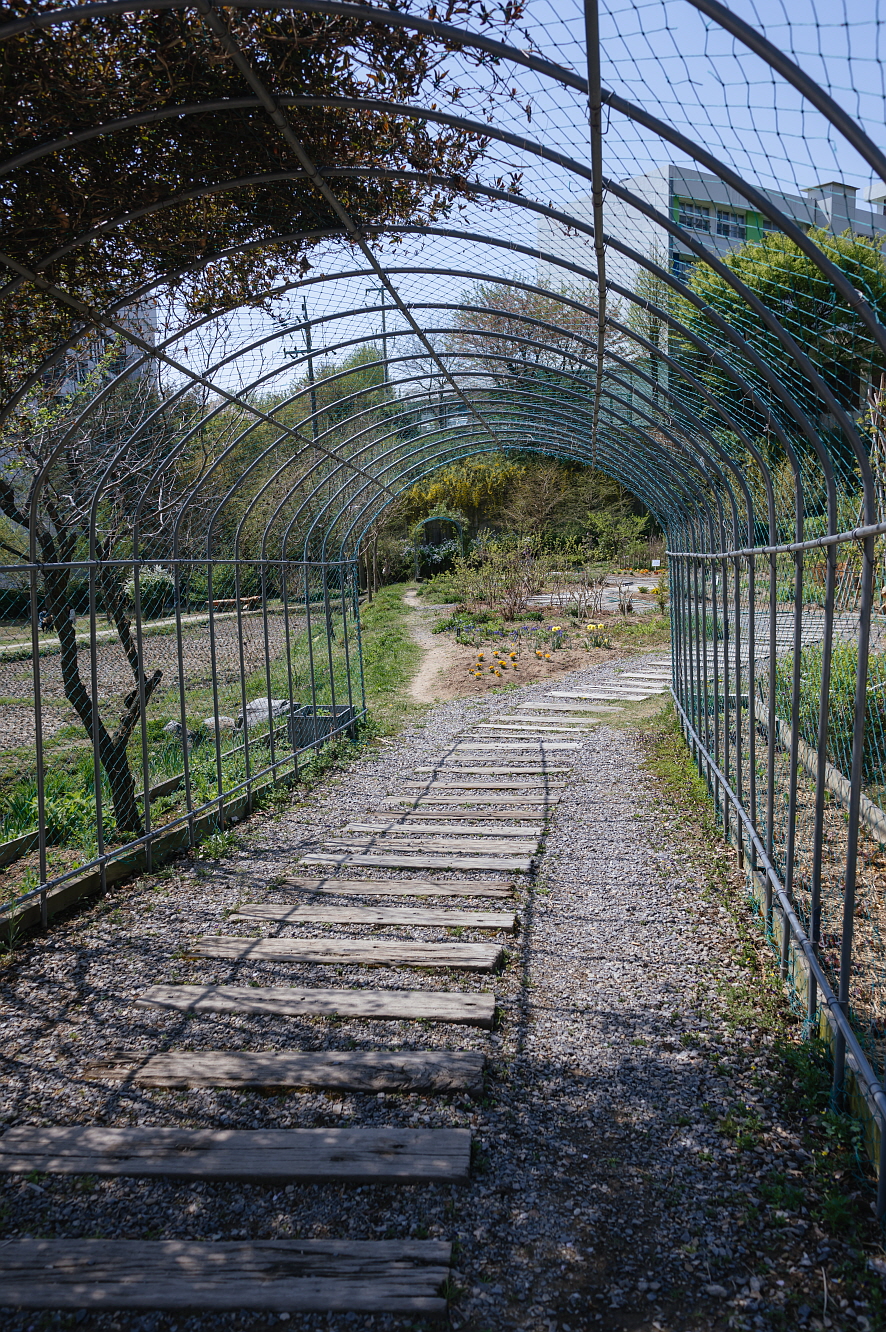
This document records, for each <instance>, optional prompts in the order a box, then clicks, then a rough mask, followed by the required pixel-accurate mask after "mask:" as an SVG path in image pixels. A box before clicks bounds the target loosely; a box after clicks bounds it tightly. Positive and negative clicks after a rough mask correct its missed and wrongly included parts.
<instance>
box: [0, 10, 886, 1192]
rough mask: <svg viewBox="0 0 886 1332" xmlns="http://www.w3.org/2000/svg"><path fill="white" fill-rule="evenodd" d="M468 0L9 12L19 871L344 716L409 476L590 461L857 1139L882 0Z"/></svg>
mask: <svg viewBox="0 0 886 1332" xmlns="http://www.w3.org/2000/svg"><path fill="white" fill-rule="evenodd" d="M449 18H450V19H451V20H452V21H451V22H446V21H444V18H443V17H441V15H440V14H439V13H438V12H437V10H436V9H435V8H432V7H430V6H428V7H423V6H422V5H421V4H420V3H419V4H416V5H414V6H409V5H406V4H403V5H402V6H400V5H397V4H393V5H386V6H385V7H384V8H380V7H379V8H376V7H366V6H360V5H351V4H347V3H344V4H343V3H341V0H301V3H299V4H293V3H289V2H288V0H261V3H260V4H254V3H249V4H247V3H246V0H243V3H239V2H238V0H229V3H226V4H224V5H219V6H209V5H204V6H198V7H188V6H186V5H185V4H184V3H183V2H182V3H179V0H164V4H163V5H162V6H157V7H156V8H155V9H151V7H150V5H147V6H145V5H142V4H141V3H140V2H139V0H132V3H128V0H114V3H108V4H104V3H102V0H97V3H95V4H92V5H90V6H88V7H84V8H82V9H80V8H78V7H75V6H70V5H64V6H57V5H54V4H53V3H52V0H38V2H37V3H30V0H13V3H12V4H11V5H9V6H7V10H6V12H5V14H4V19H3V22H2V24H0V44H2V49H3V50H4V52H5V53H7V57H8V58H7V62H6V65H5V66H4V69H5V71H6V72H5V78H6V81H7V83H8V96H7V99H6V108H7V109H6V111H5V112H4V116H5V120H4V124H5V126H6V129H7V144H8V147H7V151H6V154H5V157H4V159H3V161H2V163H0V170H2V172H3V175H4V180H5V182H6V183H5V185H4V195H3V204H2V207H3V217H4V221H3V241H2V244H0V266H2V268H3V270H4V273H5V279H6V280H5V286H4V287H3V288H2V291H0V318H2V327H3V337H4V356H3V358H2V362H0V402H2V410H0V432H2V438H0V596H2V604H0V673H2V674H3V676H4V682H3V684H2V685H0V697H2V699H3V712H2V720H0V726H2V736H0V738H2V744H0V761H2V764H3V771H2V781H0V811H2V831H0V836H2V837H4V838H5V840H6V845H7V849H6V850H2V849H0V859H2V858H3V857H4V856H6V857H10V858H9V859H8V860H7V868H6V870H5V872H4V877H5V879H6V881H7V885H8V886H7V888H6V889H5V894H6V897H7V898H8V899H11V898H16V897H20V896H21V895H22V893H23V892H24V891H32V892H34V893H36V900H40V901H42V902H43V909H44V912H45V910H46V909H47V906H46V903H47V897H48V895H49V894H50V893H52V892H55V891H56V890H57V891H59V892H61V891H62V890H63V889H64V886H65V883H66V881H67V880H68V879H69V878H70V877H71V876H73V875H77V874H82V873H83V872H84V870H86V869H90V868H92V869H96V870H100V871H101V872H102V873H103V874H105V875H106V876H107V874H108V873H110V872H111V868H110V867H111V866H112V865H114V864H116V863H118V862H119V863H120V864H126V863H128V862H127V857H131V856H133V855H135V854H136V853H137V854H139V855H144V856H145V857H146V863H150V855H151V854H152V853H153V852H152V847H153V848H154V849H156V848H157V846H158V844H159V843H161V842H162V839H163V838H167V839H168V838H172V837H176V836H182V837H184V838H186V839H193V838H194V837H195V836H196V835H197V834H198V832H199V831H201V830H203V829H204V828H205V827H208V826H209V822H206V823H205V824H204V823H202V822H201V821H211V820H213V819H214V820H216V824H213V825H212V826H216V825H217V826H221V822H222V820H223V817H224V816H225V811H227V813H228V815H230V816H232V817H233V816H235V812H236V810H239V809H240V808H241V805H240V804H239V803H238V802H242V804H243V808H245V807H246V805H248V802H249V800H250V799H252V798H254V796H255V793H256V791H257V790H258V789H259V787H260V785H261V783H262V782H264V781H265V780H270V779H271V778H272V777H282V776H285V775H286V774H287V773H291V772H294V771H295V769H296V766H297V764H298V761H299V755H300V754H301V753H303V752H304V750H305V748H306V747H309V746H310V745H312V744H314V743H316V741H317V740H319V739H321V738H322V736H321V732H323V733H325V728H327V727H328V728H329V729H330V730H332V731H338V732H341V731H345V730H347V729H348V728H350V727H352V726H353V724H354V722H355V720H358V719H359V717H360V715H361V713H362V711H363V708H364V701H363V693H362V675H361V669H360V642H359V623H358V611H357V593H358V576H359V578H360V579H362V580H363V582H364V583H366V582H369V583H372V584H375V582H376V581H377V578H378V544H379V533H380V532H382V531H383V530H384V526H385V524H386V523H387V522H389V521H391V518H392V515H396V514H397V513H398V512H400V511H401V509H402V507H403V506H404V505H405V506H406V507H407V508H408V501H409V497H410V493H411V492H413V491H414V489H415V487H416V486H418V485H419V483H421V482H423V481H424V479H425V478H427V477H428V476H430V475H432V474H434V473H435V472H437V471H439V470H440V469H441V468H457V467H458V466H459V465H461V464H462V463H464V461H465V460H466V459H469V458H476V457H483V456H488V457H489V458H490V459H495V458H501V457H502V456H504V455H509V456H512V455H520V456H538V455H542V456H545V455H546V456H553V457H556V458H558V459H561V460H565V461H568V462H571V463H576V464H583V465H587V466H592V467H595V468H597V469H599V470H600V471H603V472H605V473H607V474H609V475H610V476H612V477H615V478H616V479H617V480H618V481H619V482H621V483H622V485H624V486H625V487H626V488H628V489H629V490H630V491H631V492H633V494H634V495H636V496H637V497H638V498H639V499H640V500H642V501H643V503H645V504H646V505H647V506H648V508H649V510H650V511H651V513H652V514H653V515H654V516H655V518H656V519H657V521H658V523H659V524H660V526H661V528H662V530H663V531H664V532H665V534H666V537H667V545H668V548H669V551H670V554H669V557H668V558H669V581H670V590H671V599H672V600H671V610H672V627H673V663H674V689H675V696H676V699H677V702H678V707H679V709H680V713H681V717H682V721H683V725H684V727H685V730H686V734H687V737H688V738H689V741H690V743H691V745H692V747H693V749H694V751H695V753H696V755H697V757H698V760H699V763H700V766H701V769H702V771H703V772H704V773H705V775H706V777H707V779H708V781H709V783H710V787H711V791H712V794H713V796H714V798H715V799H716V800H717V801H718V802H719V807H720V809H721V812H722V817H723V826H724V830H725V831H726V832H727V833H728V835H729V836H730V837H732V838H733V839H734V840H735V841H736V842H737V844H738V846H739V848H740V851H741V853H742V855H743V856H744V859H745V863H746V865H747V866H748V870H749V884H750V886H751V888H752V890H753V892H754V893H755V894H756V895H757V896H758V897H759V902H760V909H761V911H762V913H763V916H764V919H765V923H766V927H767V928H768V929H769V930H770V931H771V935H772V938H773V943H774V947H776V948H777V949H778V951H779V955H780V958H781V963H782V968H783V972H784V974H785V977H786V979H787V980H788V981H789V982H790V984H791V985H792V986H793V988H794V993H795V997H796V1000H797V1003H798V1004H800V1005H802V1006H803V1008H804V1010H805V1011H806V1013H807V1016H808V1018H809V1023H810V1030H812V1029H820V1030H822V1032H823V1033H825V1034H826V1035H827V1036H828V1039H829V1040H831V1042H832V1044H833V1046H834V1056H835V1057H834V1066H835V1068H834V1080H835V1093H836V1095H837V1097H838V1100H839V1099H840V1098H844V1101H845V1097H846V1096H850V1097H851V1096H853V1095H855V1094H856V1093H855V1092H854V1091H853V1086H857V1089H858V1095H859V1096H860V1097H861V1098H862V1100H864V1101H865V1102H866V1104H867V1106H868V1109H869V1111H870V1114H871V1115H872V1116H873V1119H872V1121H871V1125H872V1126H871V1129H870V1133H871V1146H872V1150H873V1151H874V1154H875V1155H876V1154H877V1153H878V1152H882V1151H886V1145H884V1144H886V1098H884V1093H883V1089H882V1084H881V1079H882V1077H883V1074H884V1071H886V1069H884V1059H886V990H884V985H886V973H884V965H883V964H884V948H883V928H882V921H881V917H882V915H883V905H882V903H883V891H882V890H883V881H884V870H886V861H884V852H883V849H882V848H883V847H884V846H886V734H884V727H886V715H884V712H886V643H884V641H883V629H882V627H881V626H882V625H883V624H884V618H883V617H884V609H886V461H884V459H886V438H884V433H886V428H884V410H886V324H884V309H886V262H884V255H883V247H884V242H886V211H884V210H886V155H884V152H883V149H882V147H881V141H882V126H883V123H884V120H886V99H884V87H883V81H882V66H883V53H882V50H883V39H884V35H886V30H884V21H883V16H882V14H881V8H880V4H879V3H875V4H873V5H868V6H867V7H865V8H864V11H863V12H862V10H860V9H858V10H857V12H853V13H851V14H849V15H848V16H847V14H845V13H844V12H843V11H842V10H839V11H838V10H836V9H835V10H834V11H833V13H831V12H830V11H829V12H827V13H825V11H823V10H821V9H820V7H816V6H815V5H813V4H812V3H811V0H798V3H796V4H792V5H791V6H790V8H789V10H785V9H783V8H782V9H778V10H777V11H776V10H773V11H772V12H768V11H767V12H766V13H765V14H761V13H760V12H758V10H757V7H756V6H755V5H754V4H753V0H748V3H744V0H742V3H741V4H736V5H734V6H732V7H731V8H726V7H724V6H723V5H721V4H719V3H718V0H608V2H607V3H598V0H585V3H583V4H578V3H567V4H565V5H564V4H563V3H558V4H557V5H556V6H553V5H551V4H549V3H548V2H547V0H531V2H530V3H528V4H526V5H522V4H519V3H509V4H506V5H504V6H501V7H498V8H496V7H495V6H494V5H491V6H490V5H486V4H481V3H479V2H475V0H465V2H464V3H463V4H460V5H459V6H458V11H457V14H456V13H455V11H454V10H453V11H452V13H450V14H449ZM145 69H154V70H161V69H162V70H163V71H164V74H163V81H162V84H161V82H157V83H156V84H155V82H154V81H153V80H152V79H151V78H147V77H144V76H143V71H144V70H145ZM321 72H322V77H321ZM448 516H450V517H451V516H452V515H448ZM455 517H456V518H458V519H459V520H461V519H463V518H464V517H465V515H463V514H456V515H455ZM414 518H415V515H413V517H412V519H410V522H414ZM250 706H251V707H252V712H250ZM34 838H36V846H34V845H31V844H32V843H33V841H34ZM17 839H24V840H23V841H21V840H19V845H20V846H23V845H27V846H28V849H27V850H26V851H24V852H23V853H22V855H20V856H19V857H18V859H12V858H11V857H12V855H13V852H12V851H11V850H9V849H8V848H9V844H10V843H15V842H16V840H17ZM14 867H17V868H14ZM16 876H18V877H16ZM22 876H30V878H29V879H27V880H26V878H24V877H22ZM847 1068H848V1069H849V1071H850V1072H851V1073H852V1076H853V1079H854V1083H852V1085H850V1083H849V1082H847ZM879 1130H883V1132H880V1133H879V1142H875V1139H876V1137H877V1133H878V1132H879ZM880 1178H881V1197H880V1211H881V1213H883V1212H886V1169H883V1170H881V1175H880Z"/></svg>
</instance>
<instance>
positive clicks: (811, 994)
mask: <svg viewBox="0 0 886 1332" xmlns="http://www.w3.org/2000/svg"><path fill="white" fill-rule="evenodd" d="M834 525H836V523H835V522H834ZM825 555H826V564H825V591H824V634H823V637H822V644H821V688H820V693H819V696H818V745H817V747H816V762H817V768H818V770H817V772H816V777H815V826H814V828H813V832H812V884H811V900H810V904H809V939H810V942H811V944H812V947H813V948H814V949H815V952H816V955H818V952H819V949H820V947H821V887H822V857H823V853H824V816H825V791H826V786H825V764H826V763H827V757H828V729H829V726H830V711H831V710H830V701H831V700H830V696H831V658H832V655H833V642H834V594H835V590H836V585H837V547H836V546H835V545H834V546H828V547H826V550H825ZM817 1011H818V986H817V983H816V980H815V976H814V975H813V974H812V972H811V971H810V972H809V988H808V993H807V1002H806V1015H807V1018H808V1020H809V1022H810V1023H812V1022H813V1020H814V1019H815V1015H816V1013H817Z"/></svg>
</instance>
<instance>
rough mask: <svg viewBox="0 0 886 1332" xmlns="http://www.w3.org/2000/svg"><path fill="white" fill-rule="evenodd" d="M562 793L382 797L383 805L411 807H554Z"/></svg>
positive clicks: (435, 794) (414, 794) (466, 793)
mask: <svg viewBox="0 0 886 1332" xmlns="http://www.w3.org/2000/svg"><path fill="white" fill-rule="evenodd" d="M562 795H563V793H562V792H558V793H555V794H551V795H548V794H546V793H544V794H542V795H533V794H532V793H531V792H529V791H527V792H526V794H525V795H500V796H499V795H490V796H476V795H470V794H469V793H468V792H464V793H463V794H459V795H437V793H436V791H434V792H433V793H431V794H427V795H419V793H418V792H417V791H407V792H406V794H405V795H389V796H385V797H384V803H385V804H387V802H388V801H390V802H391V803H392V804H393V803H396V804H403V803H405V802H406V801H408V802H409V803H410V804H413V805H466V806H467V805H470V806H474V807H476V806H477V805H523V806H526V807H528V806H530V805H539V806H547V805H556V804H557V802H558V801H559V800H561V799H562Z"/></svg>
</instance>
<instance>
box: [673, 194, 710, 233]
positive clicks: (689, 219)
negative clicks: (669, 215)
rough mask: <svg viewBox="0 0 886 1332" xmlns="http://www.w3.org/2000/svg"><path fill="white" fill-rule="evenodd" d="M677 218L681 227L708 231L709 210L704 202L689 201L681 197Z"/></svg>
mask: <svg viewBox="0 0 886 1332" xmlns="http://www.w3.org/2000/svg"><path fill="white" fill-rule="evenodd" d="M677 220H678V221H679V223H680V226H681V227H691V228H692V229H693V230H694V231H710V229H711V210H710V208H707V207H705V205H704V204H697V203H689V202H688V201H687V200H683V199H681V200H680V212H679V217H678V219H677Z"/></svg>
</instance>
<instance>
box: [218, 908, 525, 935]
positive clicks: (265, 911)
mask: <svg viewBox="0 0 886 1332" xmlns="http://www.w3.org/2000/svg"><path fill="white" fill-rule="evenodd" d="M229 919H230V920H274V921H277V922H279V923H280V924H281V925H299V924H301V923H302V922H311V923H316V924H324V923H325V924H329V925H415V926H421V925H426V926H431V925H433V926H443V927H444V928H447V927H448V928H453V929H454V928H456V927H458V928H460V929H466V930H507V931H509V932H513V931H514V930H515V929H516V928H517V917H516V916H515V914H514V912H513V911H457V910H456V909H455V908H454V907H439V908H434V907H376V906H366V907H364V906H341V907H338V906H311V905H309V904H308V903H298V904H297V905H295V906H289V905H286V904H282V905H281V904H280V903H277V902H248V903H246V905H245V906H241V907H240V909H239V910H238V911H237V912H235V913H234V914H233V915H232V916H230V917H229Z"/></svg>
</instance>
